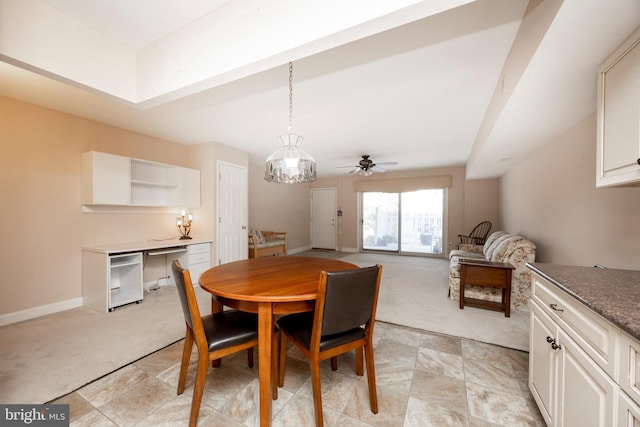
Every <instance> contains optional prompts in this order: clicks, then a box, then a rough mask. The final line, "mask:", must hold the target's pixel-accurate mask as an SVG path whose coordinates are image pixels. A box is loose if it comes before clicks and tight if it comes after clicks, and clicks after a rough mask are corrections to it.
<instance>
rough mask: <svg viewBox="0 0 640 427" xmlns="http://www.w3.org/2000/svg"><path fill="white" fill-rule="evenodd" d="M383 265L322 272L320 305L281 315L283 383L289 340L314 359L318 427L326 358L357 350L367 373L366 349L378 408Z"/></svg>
mask: <svg viewBox="0 0 640 427" xmlns="http://www.w3.org/2000/svg"><path fill="white" fill-rule="evenodd" d="M381 274H382V266H381V265H374V266H371V267H364V268H358V269H355V270H344V271H335V272H324V271H323V272H322V273H320V283H319V286H318V297H317V299H316V305H315V310H314V311H313V312H307V313H296V314H289V315H287V316H284V317H281V318H280V319H279V320H278V326H279V328H280V363H279V375H278V385H279V386H280V387H282V386H283V385H284V369H285V359H286V349H287V339H289V340H291V341H292V342H293V344H295V345H296V347H298V348H299V349H300V351H301V352H302V354H304V355H305V357H306V358H307V359H308V360H309V366H310V368H311V383H312V388H313V402H314V407H315V417H316V426H317V427H321V426H322V425H323V420H322V393H321V388H320V362H321V361H322V360H325V359H331V361H332V368H334V369H335V368H336V365H335V364H334V361H335V360H336V359H335V358H336V356H338V355H340V354H342V353H346V352H347V351H350V350H355V353H356V374H357V375H360V376H361V375H363V366H362V364H363V360H362V350H363V349H364V354H365V359H366V365H367V380H368V382H369V401H370V405H371V412H373V413H374V414H377V413H378V395H377V391H376V374H375V366H374V360H373V326H374V323H375V313H376V306H377V304H378V292H379V290H380V277H381Z"/></svg>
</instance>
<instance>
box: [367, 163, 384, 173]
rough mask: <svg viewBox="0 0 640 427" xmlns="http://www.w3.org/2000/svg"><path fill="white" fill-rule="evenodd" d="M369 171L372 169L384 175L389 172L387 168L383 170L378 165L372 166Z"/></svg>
mask: <svg viewBox="0 0 640 427" xmlns="http://www.w3.org/2000/svg"><path fill="white" fill-rule="evenodd" d="M382 164H384V163H382ZM369 169H371V170H372V171H374V172H382V173H384V172H386V171H387V170H386V169H385V168H381V167H380V166H379V165H378V164H375V165H372V166H371V167H370V168H369Z"/></svg>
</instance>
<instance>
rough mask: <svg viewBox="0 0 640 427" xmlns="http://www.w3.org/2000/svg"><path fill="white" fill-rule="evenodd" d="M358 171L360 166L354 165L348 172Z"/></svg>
mask: <svg viewBox="0 0 640 427" xmlns="http://www.w3.org/2000/svg"><path fill="white" fill-rule="evenodd" d="M358 171H360V166H355V167H354V168H353V169H351V170H350V171H349V173H356V172H358Z"/></svg>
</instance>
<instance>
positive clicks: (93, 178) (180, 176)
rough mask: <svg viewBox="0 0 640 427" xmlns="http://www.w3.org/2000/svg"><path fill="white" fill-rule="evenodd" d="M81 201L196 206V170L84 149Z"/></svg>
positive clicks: (198, 174) (94, 203)
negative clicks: (85, 150)
mask: <svg viewBox="0 0 640 427" xmlns="http://www.w3.org/2000/svg"><path fill="white" fill-rule="evenodd" d="M82 204H83V205H85V207H87V206H89V207H91V206H141V207H180V208H196V207H199V206H200V171H199V170H197V169H189V168H183V167H180V166H175V165H169V164H165V163H157V162H150V161H147V160H140V159H133V158H129V157H123V156H116V155H113V154H107V153H100V152H97V151H88V152H86V153H83V154H82Z"/></svg>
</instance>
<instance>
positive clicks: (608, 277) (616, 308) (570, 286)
mask: <svg viewBox="0 0 640 427" xmlns="http://www.w3.org/2000/svg"><path fill="white" fill-rule="evenodd" d="M527 266H528V267H529V268H530V269H531V270H533V271H534V272H536V273H538V274H540V275H541V276H543V277H544V278H545V279H547V280H549V281H550V282H551V283H552V284H554V285H556V286H557V287H558V288H560V289H562V290H563V291H565V292H567V293H568V294H569V295H571V296H572V297H574V298H575V299H577V300H578V301H580V302H581V303H582V304H584V305H586V306H587V307H589V308H590V309H592V310H593V311H595V312H596V313H598V314H600V315H601V316H602V317H604V318H605V319H607V320H608V321H609V322H611V323H613V324H614V325H616V326H617V327H619V328H620V329H622V330H623V331H625V332H627V333H628V334H629V335H631V336H633V337H634V338H636V339H637V340H640V271H635V270H617V269H613V268H595V267H576V266H567V265H555V264H543V263H528V264H527Z"/></svg>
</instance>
